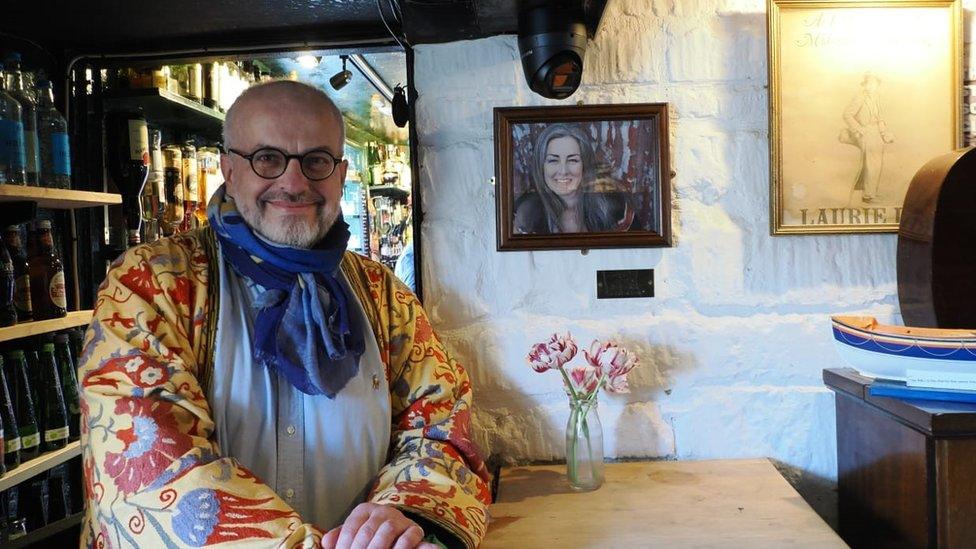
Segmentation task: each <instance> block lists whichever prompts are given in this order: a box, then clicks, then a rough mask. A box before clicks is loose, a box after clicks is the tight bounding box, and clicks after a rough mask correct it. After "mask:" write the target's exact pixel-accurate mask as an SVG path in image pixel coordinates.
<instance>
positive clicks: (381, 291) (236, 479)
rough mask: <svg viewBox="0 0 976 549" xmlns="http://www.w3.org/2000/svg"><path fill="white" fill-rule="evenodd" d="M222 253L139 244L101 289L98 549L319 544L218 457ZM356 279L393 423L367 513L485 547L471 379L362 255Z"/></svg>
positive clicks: (94, 358)
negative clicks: (215, 406)
mask: <svg viewBox="0 0 976 549" xmlns="http://www.w3.org/2000/svg"><path fill="white" fill-rule="evenodd" d="M218 255H219V252H217V248H216V244H215V240H214V234H213V232H212V230H211V229H209V228H207V229H201V230H198V231H193V232H190V233H186V234H184V235H180V236H176V237H173V238H169V239H163V240H160V241H157V242H154V243H152V244H147V245H143V246H139V247H136V248H133V249H131V250H129V251H128V252H126V253H125V254H124V255H123V256H122V257H120V258H119V259H118V260H117V261H116V262H115V263H114V264H113V266H112V269H111V270H110V272H109V273H108V276H107V278H106V280H105V282H104V283H103V284H102V286H101V288H100V290H99V293H98V297H97V303H96V307H95V314H94V318H93V319H92V323H91V326H90V327H89V329H88V333H87V336H86V339H85V350H84V353H83V355H82V358H81V360H80V370H79V375H80V377H79V379H80V383H81V385H82V392H83V402H82V438H81V441H82V449H83V454H82V456H83V458H82V459H83V461H82V463H83V467H84V473H85V493H86V498H87V505H86V511H85V515H86V516H85V522H84V525H83V529H82V545H83V546H93V545H94V546H97V547H182V546H209V545H216V544H221V543H228V542H229V543H231V544H232V545H231V546H233V547H235V548H236V547H317V546H318V544H319V541H320V539H321V534H322V532H321V530H320V529H318V528H317V527H316V526H315V525H312V524H307V523H305V522H304V521H303V520H302V518H301V517H300V516H298V514H297V513H296V512H295V511H294V510H293V509H291V508H290V507H289V506H288V505H287V504H286V503H285V502H284V500H282V499H281V498H280V497H278V495H277V494H275V493H274V492H273V491H272V490H271V488H270V487H268V486H267V485H265V484H264V483H263V482H262V481H261V479H259V478H256V477H255V476H254V475H253V474H251V473H250V472H249V471H248V470H247V468H246V467H244V466H243V465H241V464H240V463H238V462H237V461H236V460H235V459H234V458H233V457H232V456H224V455H222V454H221V452H220V449H219V448H218V447H217V443H216V436H215V435H214V422H213V419H212V418H211V414H210V407H209V404H208V402H207V398H206V395H207V394H208V387H209V383H210V381H211V379H210V376H209V374H210V372H211V371H212V369H213V363H212V360H213V348H214V343H213V342H214V334H215V330H216V324H217V321H218V319H217V318H216V316H217V314H216V311H217V310H218V303H217V300H218V299H219V289H218V288H217V287H216V286H217V283H216V282H212V281H216V280H217V274H216V273H217V263H216V261H218V257H217V256H218ZM342 269H343V272H344V273H345V275H346V277H347V279H348V280H349V282H350V285H351V286H352V287H353V289H354V292H355V293H356V294H357V297H358V298H359V300H360V302H361V303H362V304H363V307H364V309H365V310H366V312H367V316H369V319H370V323H371V325H372V327H373V331H374V333H375V336H376V341H377V343H378V344H379V348H380V355H381V357H382V359H383V361H384V364H385V366H386V374H387V378H388V379H389V385H390V400H391V404H392V411H393V417H392V428H393V432H392V440H391V444H390V456H389V463H388V464H387V465H386V466H385V467H383V468H382V469H381V470H380V472H379V474H378V475H377V478H376V480H375V483H374V485H373V487H372V490H371V491H370V493H369V495H368V501H372V502H376V503H382V504H390V505H395V506H397V507H399V508H401V509H403V510H405V511H409V512H412V513H416V514H419V515H421V516H423V517H425V518H427V519H429V520H431V521H433V522H435V523H437V524H439V525H440V526H442V527H444V528H446V529H447V530H448V531H450V532H452V533H454V534H455V535H456V536H457V537H458V538H459V539H461V540H463V541H464V543H465V544H466V545H467V546H468V547H476V546H477V545H478V544H479V543H480V541H481V539H482V537H483V536H484V532H485V527H486V523H487V504H488V503H489V500H490V496H489V492H488V485H487V482H486V481H487V479H488V474H487V470H486V468H485V465H484V462H483V461H482V460H481V458H480V457H479V456H478V452H477V449H476V448H475V446H474V444H473V443H472V442H471V440H470V438H469V433H468V427H469V422H470V421H469V420H470V415H469V408H470V406H471V385H470V383H469V381H468V375H467V373H466V372H465V370H464V369H463V368H462V366H461V365H460V364H458V363H457V362H456V361H455V360H454V359H453V358H451V356H450V355H449V354H448V353H447V351H446V350H445V349H444V347H443V345H442V344H441V343H440V341H439V340H438V339H437V336H436V335H435V334H434V332H433V330H432V329H431V326H430V324H429V323H428V321H427V317H426V315H425V314H424V311H423V309H422V308H421V306H420V304H419V302H418V301H417V299H416V297H414V295H413V294H412V293H411V292H410V291H409V290H407V289H406V287H405V286H404V285H403V284H402V283H400V282H399V281H397V280H396V279H395V278H394V277H393V275H392V274H391V273H390V271H389V269H387V268H385V267H383V266H382V265H380V264H378V263H375V262H373V261H369V260H367V259H365V258H363V257H360V256H358V255H356V254H353V253H351V252H347V253H346V255H345V257H344V259H343V261H342ZM341 466H342V464H332V463H323V464H322V467H341ZM322 526H326V525H322Z"/></svg>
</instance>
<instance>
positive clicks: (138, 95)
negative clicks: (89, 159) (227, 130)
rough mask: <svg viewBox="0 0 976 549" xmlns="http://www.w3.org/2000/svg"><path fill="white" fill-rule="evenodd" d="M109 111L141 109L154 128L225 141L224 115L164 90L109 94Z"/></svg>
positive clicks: (107, 99) (127, 91)
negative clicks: (160, 127) (182, 131)
mask: <svg viewBox="0 0 976 549" xmlns="http://www.w3.org/2000/svg"><path fill="white" fill-rule="evenodd" d="M105 107H106V109H111V108H126V109H133V108H141V109H142V111H143V114H145V115H146V121H147V122H148V123H149V124H151V125H153V126H162V127H164V128H169V129H176V130H184V131H187V132H190V133H196V134H201V135H203V136H205V137H209V138H211V139H214V140H219V139H220V138H221V132H222V131H223V128H224V113H222V112H220V111H218V110H215V109H211V108H210V107H207V106H205V105H203V104H201V103H197V102H196V101H193V100H190V99H187V98H186V97H183V96H182V95H179V94H176V93H172V92H170V91H167V90H163V89H160V88H145V89H134V90H117V91H112V92H108V93H106V94H105Z"/></svg>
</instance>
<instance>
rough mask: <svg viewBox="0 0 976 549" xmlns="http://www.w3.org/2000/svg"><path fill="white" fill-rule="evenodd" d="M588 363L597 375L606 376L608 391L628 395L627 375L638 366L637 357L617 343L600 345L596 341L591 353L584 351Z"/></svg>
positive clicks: (610, 342) (591, 347) (611, 342)
mask: <svg viewBox="0 0 976 549" xmlns="http://www.w3.org/2000/svg"><path fill="white" fill-rule="evenodd" d="M583 356H585V357H586V362H587V363H589V364H590V366H592V367H593V368H595V369H596V370H597V372H598V374H597V375H600V376H602V375H606V378H607V385H606V387H607V391H609V392H611V393H628V392H630V387H629V385H628V384H627V374H628V373H630V371H631V370H633V369H634V367H635V366H637V364H638V362H639V361H638V359H637V357H636V356H635V355H634V354H633V353H631V352H630V351H628V350H627V349H624V348H623V347H620V346H618V345H617V342H616V341H612V340H611V341H608V342H606V343H600V341H599V340H596V339H594V340H593V343H592V344H591V345H590V349H589V351H583Z"/></svg>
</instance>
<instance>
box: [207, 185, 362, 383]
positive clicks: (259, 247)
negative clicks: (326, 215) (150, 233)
mask: <svg viewBox="0 0 976 549" xmlns="http://www.w3.org/2000/svg"><path fill="white" fill-rule="evenodd" d="M224 197H225V190H224V187H223V186H221V187H220V188H219V189H218V190H217V192H216V193H214V195H213V199H212V200H211V202H210V207H209V208H208V209H207V219H208V220H209V221H210V225H211V226H212V227H213V229H214V231H215V232H216V233H217V238H218V239H219V240H220V244H221V251H222V252H223V255H224V257H225V258H227V259H228V260H229V261H230V263H231V265H232V266H233V267H234V270H235V271H237V273H238V274H239V275H241V276H243V277H246V278H249V279H251V280H253V281H254V282H256V283H257V284H259V285H260V286H262V287H264V288H265V289H266V291H265V292H264V293H263V294H261V295H260V296H258V298H257V299H256V302H255V304H254V305H255V307H256V308H258V309H259V311H258V314H257V318H256V320H255V322H254V331H255V333H254V337H253V338H252V342H253V354H254V358H255V360H257V361H258V362H260V363H263V364H264V365H265V366H266V367H267V368H268V369H270V370H272V371H278V372H280V373H281V374H282V375H283V376H285V379H287V380H288V382H289V383H291V384H292V385H294V386H295V388H297V389H298V390H299V391H301V392H303V393H305V394H309V395H326V396H327V397H329V398H333V397H335V395H336V393H338V392H339V391H340V390H341V389H342V388H343V387H345V386H346V383H347V382H348V381H349V380H350V379H351V378H352V377H353V376H354V375H356V373H357V372H358V371H359V357H360V356H362V354H363V351H364V349H365V341H364V339H363V334H362V329H361V327H359V326H356V327H351V326H350V320H349V307H350V304H349V303H350V299H351V297H350V296H349V295H348V294H347V292H346V290H345V288H344V287H343V285H342V284H341V283H340V282H339V280H338V279H337V274H338V272H339V262H340V261H341V260H342V256H343V254H344V253H345V251H346V244H347V242H348V241H349V225H347V224H346V222H345V221H344V220H343V219H342V215H341V214H340V215H339V217H338V218H337V219H336V222H335V224H334V225H333V226H332V228H331V229H330V230H329V232H328V234H326V235H325V237H324V238H323V239H322V241H321V242H319V243H318V244H317V245H316V246H315V247H314V248H311V249H301V248H291V247H285V246H275V245H273V244H270V243H268V242H267V241H265V240H262V239H260V238H258V237H257V236H255V235H254V233H253V232H251V228H250V227H249V226H248V225H247V223H245V221H244V218H243V217H242V216H241V214H240V212H238V211H237V207H236V206H235V205H234V201H233V200H225V198H224ZM320 287H321V288H323V289H325V290H326V291H328V293H329V297H330V299H329V304H328V307H327V310H326V308H324V307H323V306H322V302H321V301H320V300H319V288H320ZM323 347H324V348H323ZM350 353H352V356H351V357H350V356H349V355H350Z"/></svg>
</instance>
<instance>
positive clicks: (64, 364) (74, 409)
mask: <svg viewBox="0 0 976 549" xmlns="http://www.w3.org/2000/svg"><path fill="white" fill-rule="evenodd" d="M54 358H55V360H56V361H57V363H58V373H59V374H60V375H61V392H62V394H63V395H64V407H65V408H66V409H67V411H68V439H69V440H78V437H79V434H80V433H79V430H80V427H81V423H80V422H81V405H80V403H79V400H78V376H77V374H76V373H75V361H74V358H72V356H71V348H70V344H69V343H68V334H66V333H60V334H58V335H56V336H54Z"/></svg>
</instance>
